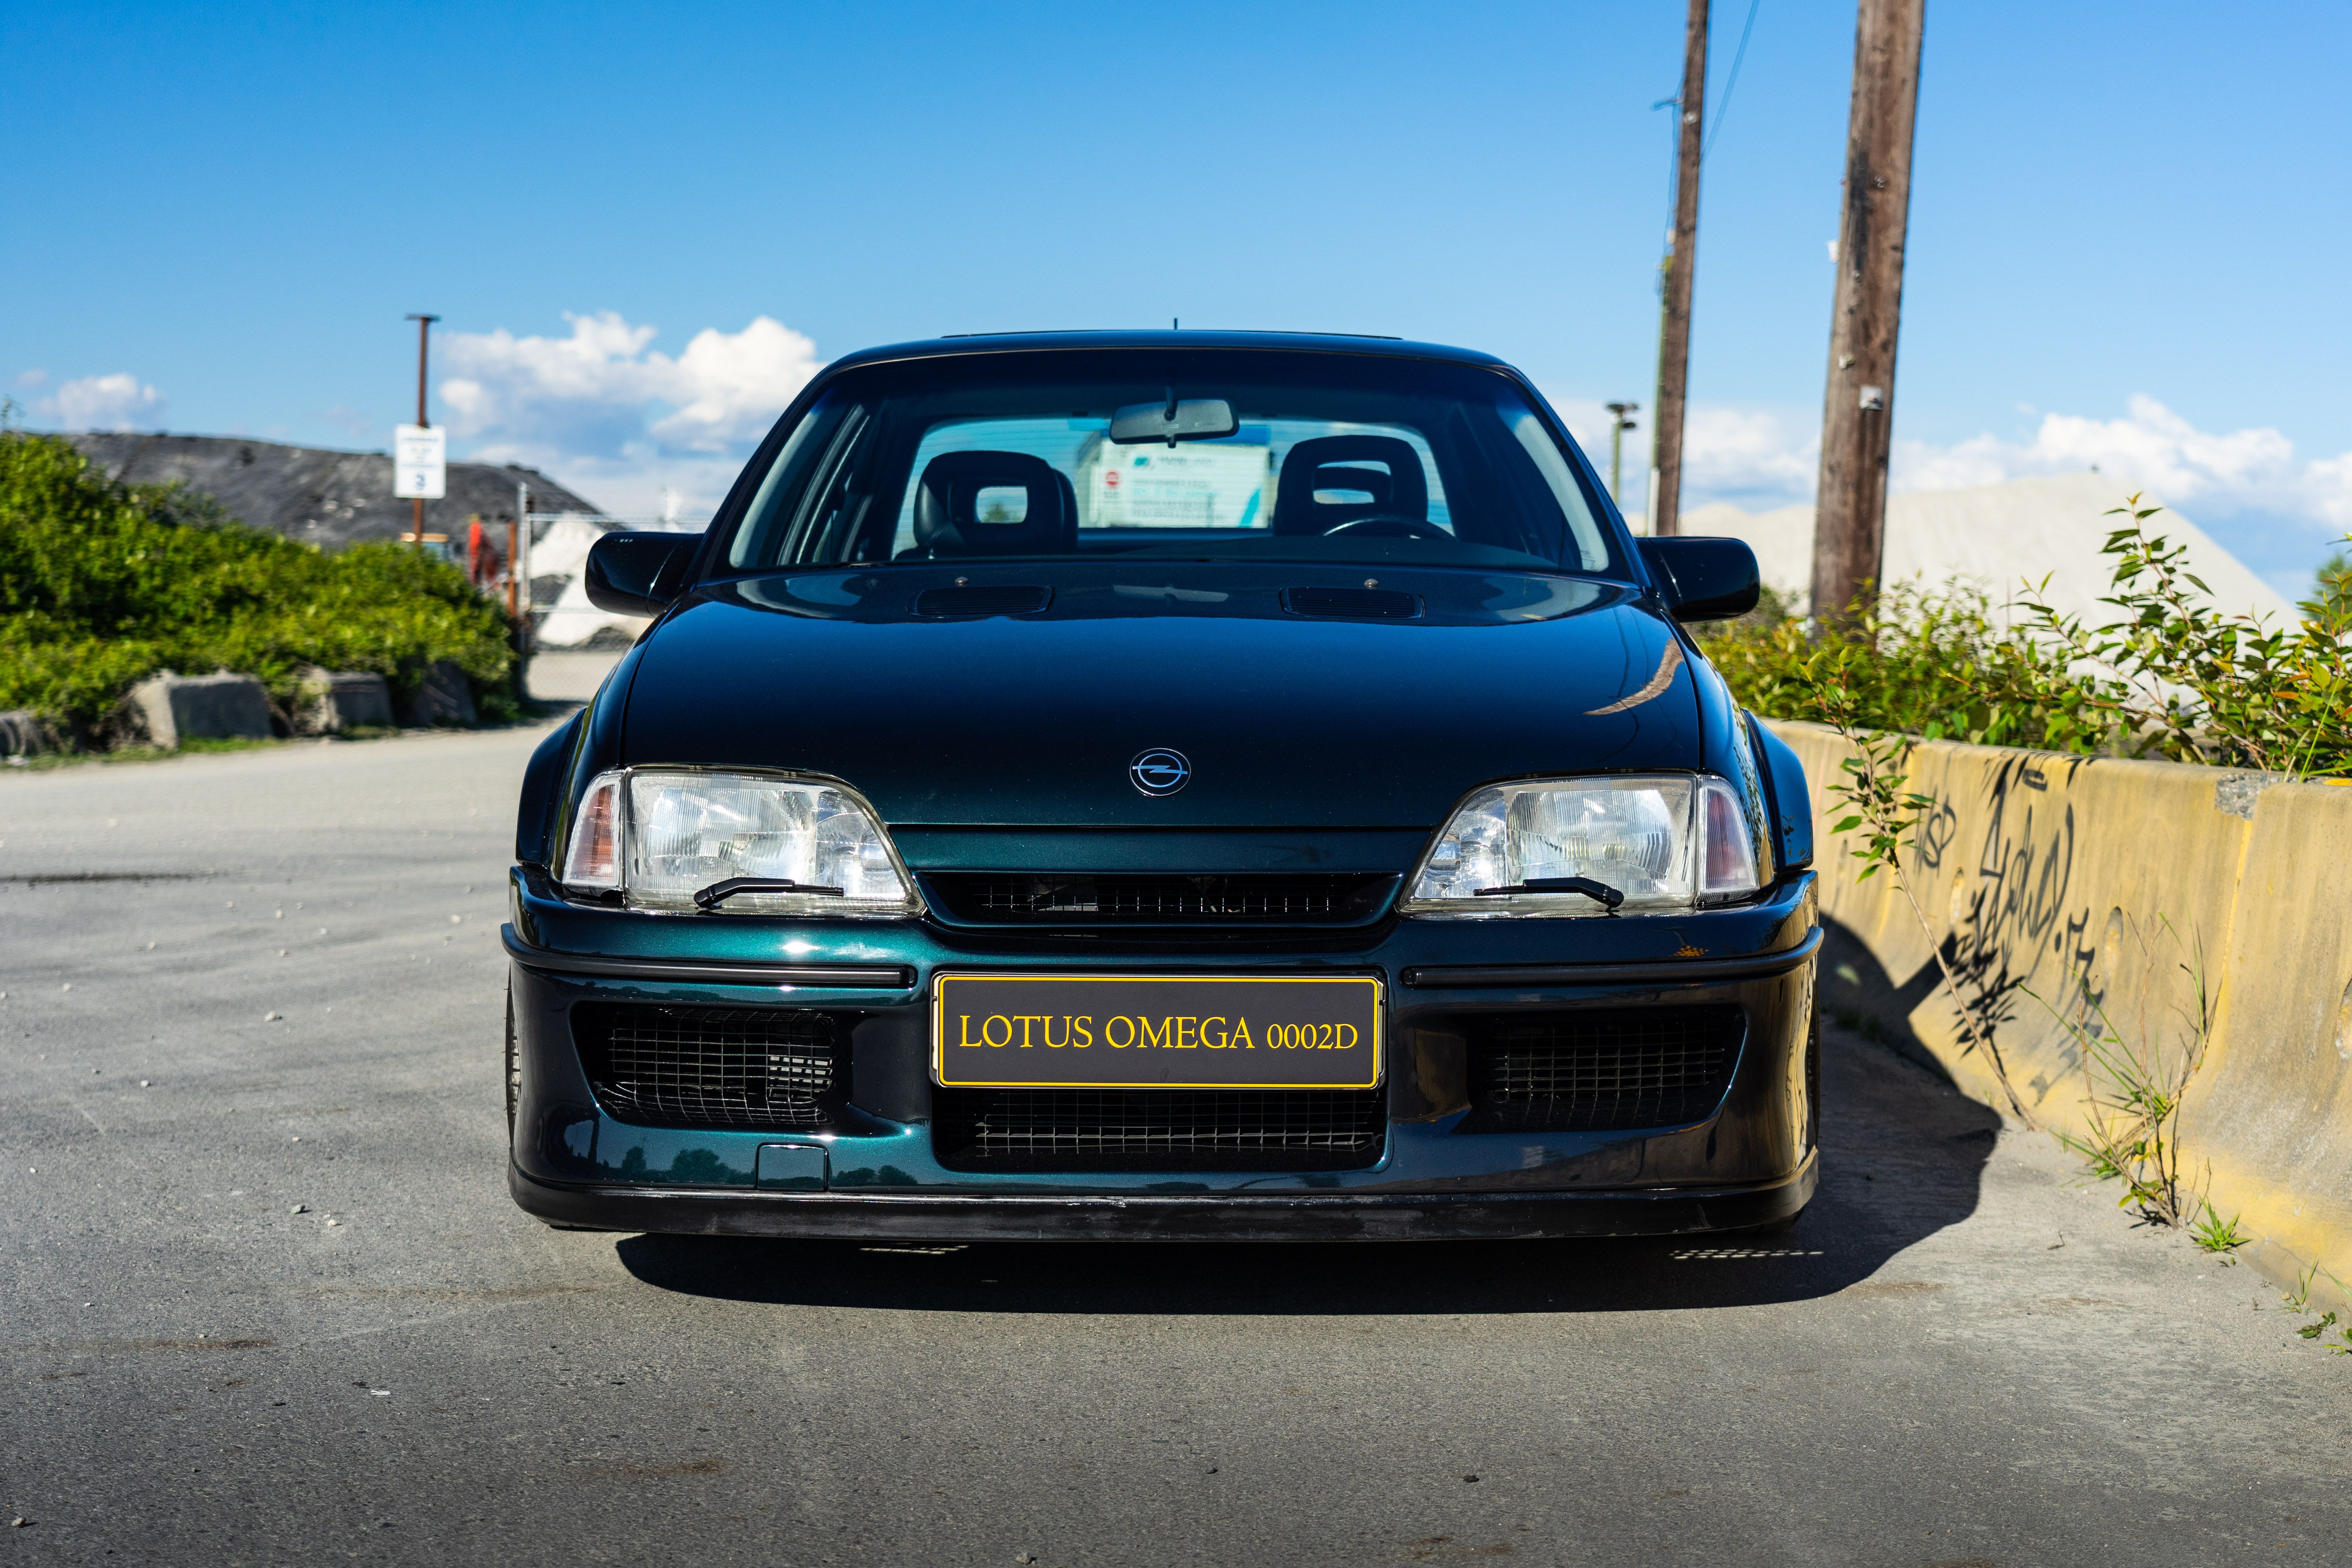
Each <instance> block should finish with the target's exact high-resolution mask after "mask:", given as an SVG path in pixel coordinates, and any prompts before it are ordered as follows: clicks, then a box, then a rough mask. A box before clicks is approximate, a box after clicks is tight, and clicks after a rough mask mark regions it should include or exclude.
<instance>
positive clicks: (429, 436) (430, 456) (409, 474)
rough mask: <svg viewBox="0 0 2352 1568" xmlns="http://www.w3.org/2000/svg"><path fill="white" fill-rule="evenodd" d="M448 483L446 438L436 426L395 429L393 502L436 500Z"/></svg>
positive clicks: (442, 431) (447, 442)
mask: <svg viewBox="0 0 2352 1568" xmlns="http://www.w3.org/2000/svg"><path fill="white" fill-rule="evenodd" d="M448 483H449V434H448V432H447V431H446V430H444V429H442V428H441V427H440V426H437V425H395V426H393V431H392V493H393V497H394V500H440V499H441V497H442V494H443V493H444V491H446V489H447V488H448Z"/></svg>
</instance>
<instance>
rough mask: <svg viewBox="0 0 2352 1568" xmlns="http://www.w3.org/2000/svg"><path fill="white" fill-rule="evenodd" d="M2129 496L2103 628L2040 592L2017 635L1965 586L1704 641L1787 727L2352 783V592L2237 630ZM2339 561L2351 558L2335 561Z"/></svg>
mask: <svg viewBox="0 0 2352 1568" xmlns="http://www.w3.org/2000/svg"><path fill="white" fill-rule="evenodd" d="M2138 503H2139V498H2138V497H2137V496H2134V497H2132V498H2131V499H2130V500H2129V501H2127V502H2126V504H2125V505H2124V506H2123V507H2120V508H2118V509H2116V511H2115V512H2113V513H2110V514H2109V515H2111V516H2120V517H2123V518H2125V519H2126V521H2125V522H2124V523H2123V524H2122V525H2121V526H2118V527H2116V529H2114V530H2113V531H2111V532H2110V533H2109V534H2108V536H2107V541H2106V543H2105V545H2104V546H2103V549H2104V552H2105V554H2106V555H2107V556H2108V557H2109V558H2110V560H2111V562H2112V563H2113V564H2112V567H2111V575H2110V582H2109V592H2108V595H2107V596H2106V597H2105V599H2103V600H2102V601H2100V602H2101V603H2102V604H2105V605H2109V606H2111V607H2112V608H2113V609H2114V611H2115V612H2116V614H2115V615H2114V616H2112V617H2103V618H2105V619H2108V621H2109V624H2107V625H2105V626H2089V625H2086V624H2085V622H2084V619H2083V618H2082V617H2080V616H2070V615H2062V614H2060V613H2059V612H2058V611H2057V610H2055V609H2053V607H2052V606H2051V605H2049V604H2048V602H2047V601H2046V599H2044V597H2043V596H2042V589H2043V588H2045V587H2046V586H2047V583H2046V581H2045V583H2044V584H2041V585H2039V586H2031V585H2030V586H2028V587H2027V589H2026V590H2025V592H2024V593H2023V595H2021V599H2020V601H2019V603H2018V606H2017V614H2016V615H2015V616H2014V618H2013V619H2012V620H2011V622H2010V624H2009V625H2007V626H2002V625H2000V624H1999V623H1997V622H1996V621H1995V620H1994V619H1993V616H1992V606H1991V605H1990V601H1989V600H1988V598H1987V596H1986V595H1985V594H1984V592H1983V591H1982V590H1981V589H1979V588H1977V587H1974V586H1972V585H1970V584H1967V583H1965V582H1958V583H1953V584H1948V585H1946V586H1944V587H1943V588H1940V589H1934V590H1931V589H1928V588H1927V587H1925V586H1923V585H1922V584H1917V583H1906V584H1894V585H1893V586H1891V587H1889V588H1887V589H1885V591H1883V592H1882V593H1881V594H1880V595H1879V596H1878V598H1877V600H1876V601H1875V602H1874V603H1867V602H1864V603H1857V604H1855V605H1853V606H1852V607H1851V609H1850V611H1849V614H1848V616H1847V617H1846V618H1845V619H1844V620H1843V621H1839V622H1833V623H1831V624H1827V625H1816V624H1814V623H1812V622H1810V621H1799V620H1796V619H1794V618H1792V617H1791V616H1789V615H1788V614H1787V612H1786V610H1785V609H1784V608H1783V607H1782V606H1781V605H1780V604H1779V602H1778V601H1768V602H1767V603H1766V604H1764V605H1759V607H1758V610H1757V611H1756V613H1754V614H1752V615H1750V616H1745V617H1743V618H1742V619H1740V620H1738V621H1735V622H1732V623H1731V624H1730V625H1728V626H1725V627H1723V628H1722V629H1720V630H1717V631H1714V632H1711V633H1709V634H1708V635H1707V636H1706V637H1705V638H1704V640H1703V644H1702V646H1703V647H1706V652H1707V655H1708V657H1709V658H1711V659H1713V660H1714V661H1715V664H1716V666H1717V668H1719V669H1721V670H1722V672H1723V674H1724V677H1725V679H1727V680H1728V681H1729V682H1730V685H1731V688H1732V690H1733V691H1734V692H1735V693H1736V694H1738V698H1739V700H1740V701H1741V702H1742V703H1744V704H1745V705H1746V706H1748V707H1749V708H1752V709H1754V710H1756V711H1757V712H1759V713H1762V714H1765V715H1767V716H1769V717H1771V718H1777V719H1810V720H1814V721H1820V722H1823V723H1834V724H1838V725H1840V726H1842V727H1846V728H1850V729H1853V730H1854V731H1880V732H1886V733H1895V734H1906V735H1921V736H1925V737H1927V739H1929V740H1958V741H1969V742H1977V743H1979V744H1984V745H1994V746H2030V747H2038V748H2042V749H2045V750H2050V751H2059V752H2116V753H2119V754H2122V755H2126V756H2156V757H2168V758H2171V759H2174V760H2176V761H2180V762H2192V763H2213V764H2218V765H2221V766H2225V767H2246V768H2260V769H2263V770H2265V771H2270V772H2277V773H2294V774H2300V775H2306V776H2309V775H2331V774H2347V773H2352V592H2347V577H2346V574H2345V573H2344V571H2343V569H2342V568H2341V567H2340V566H2338V565H2336V563H2333V562H2331V563H2330V565H2329V567H2328V568H2323V570H2322V574H2321V580H2320V592H2319V594H2318V595H2317V596H2316V597H2315V598H2314V599H2312V600H2311V601H2310V602H2308V603H2306V604H2305V605H2303V606H2301V607H2302V610H2303V619H2302V620H2301V621H2300V622H2299V623H2297V624H2296V625H2294V626H2269V625H2267V624H2265V623H2263V622H2262V621H2260V620H2257V619H2256V618H2254V617H2252V616H2244V615H2224V614H2221V613H2219V612H2217V611H2216V610H2215V609H2214V607H2213V605H2212V600H2211V594H2210V590H2209V589H2207V587H2206V585H2205V584H2204V583H2203V582H2202V581H2201V580H2200V579H2199V578H2198V577H2196V576H2195V575H2194V574H2191V573H2190V572H2189V570H2188V567H2187V554H2188V552H2187V551H2186V549H2185V548H2183V547H2181V546H2178V545H2174V544H2172V543H2171V542H2169V541H2168V540H2167V539H2165V538H2164V537H2163V536H2162V535H2161V534H2156V533H2151V532H2150V531H2148V528H2147V521H2148V520H2149V519H2150V518H2152V517H2154V516H2156V515H2157V514H2158V509H2157V508H2155V507H2142V506H2140V505H2139V504H2138ZM2339 560H2340V557H2339Z"/></svg>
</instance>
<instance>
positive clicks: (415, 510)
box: [408, 313, 441, 555]
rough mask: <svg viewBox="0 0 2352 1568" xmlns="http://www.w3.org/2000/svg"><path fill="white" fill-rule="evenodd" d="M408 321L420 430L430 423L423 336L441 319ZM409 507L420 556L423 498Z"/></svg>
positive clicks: (423, 514) (417, 317) (425, 318)
mask: <svg viewBox="0 0 2352 1568" xmlns="http://www.w3.org/2000/svg"><path fill="white" fill-rule="evenodd" d="M408 319H409V320H410V321H414V322H415V323H416V424H417V427H418V428H419V429H422V428H424V427H425V426H426V425H428V424H430V423H431V421H429V420H427V419H426V418H425V334H426V333H427V332H428V331H431V330H432V327H433V323H434V322H436V321H439V320H440V319H441V318H440V317H438V316H419V315H416V314H414V313H411V314H410V316H409V318H408ZM409 507H410V511H409V519H410V524H411V526H410V528H409V534H410V536H411V537H412V538H413V539H415V542H416V553H418V554H419V555H422V554H424V553H425V498H424V497H422V496H419V497H417V498H416V499H415V500H413V501H411V502H410V503H409Z"/></svg>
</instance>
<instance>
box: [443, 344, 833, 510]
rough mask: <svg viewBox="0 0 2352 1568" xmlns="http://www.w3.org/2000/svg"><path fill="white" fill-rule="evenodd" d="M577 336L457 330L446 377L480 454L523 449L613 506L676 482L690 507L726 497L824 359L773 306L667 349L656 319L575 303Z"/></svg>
mask: <svg viewBox="0 0 2352 1568" xmlns="http://www.w3.org/2000/svg"><path fill="white" fill-rule="evenodd" d="M564 319H565V320H566V321H569V322H571V324H572V331H571V335H570V336H568V337H517V336H515V335H514V334H513V333H512V332H509V331H505V330H504V329H500V330H499V331H494V332H453V333H451V334H449V336H448V337H447V339H446V340H445V342H444V345H443V349H442V353H443V356H444V363H446V364H447V365H448V366H449V367H450V371H451V374H450V375H449V376H448V377H447V378H446V380H444V381H443V382H442V383H441V385H440V392H441V400H442V403H443V405H444V406H445V407H446V409H447V410H448V414H449V425H450V428H451V431H452V433H453V434H455V435H456V436H457V437H458V438H459V439H460V440H461V441H466V442H470V443H473V444H475V449H474V451H473V452H472V454H471V455H472V456H475V457H478V458H483V459H485V460H488V461H495V462H522V463H528V464H530V465H531V466H533V467H535V468H543V469H546V470H547V471H548V472H550V473H552V474H554V475H556V476H557V477H558V478H559V479H563V480H564V481H565V482H567V483H572V484H576V485H577V486H578V487H579V488H580V489H583V490H586V491H587V492H588V493H590V494H591V495H593V497H594V498H595V499H596V500H598V501H599V502H600V503H602V504H603V505H604V506H607V507H610V508H612V509H613V510H616V511H623V512H628V513H632V514H634V513H635V512H638V511H655V510H659V507H660V494H661V491H662V490H663V489H677V490H678V491H679V492H680V493H681V495H682V496H683V498H684V503H685V508H686V510H688V512H692V511H694V510H697V509H699V510H703V511H708V510H709V509H710V508H711V507H713V506H715V505H717V503H718V501H719V498H720V496H721V495H723V494H724V493H725V490H726V488H727V486H728V484H729V483H730V481H731V480H732V479H734V476H735V472H736V470H737V469H738V468H740V467H741V465H742V461H743V458H744V457H745V455H746V449H747V448H748V447H750V446H751V444H752V443H753V442H756V441H757V440H758V439H759V437H761V435H763V434H765V432H766V431H767V428H768V426H770V425H771V424H772V423H773V422H774V420H775V418H776V416H778V415H779V414H782V412H783V410H784V405H786V404H788V403H790V402H791V401H792V400H793V396H794V395H796V394H798V393H799V391H800V390H801V388H802V387H803V386H805V385H806V384H808V381H809V378H810V377H811V376H813V375H814V374H816V372H817V370H818V368H819V366H820V365H821V364H822V363H823V362H822V361H821V360H819V359H818V357H817V353H816V345H815V344H814V343H813V342H810V341H809V340H808V339H807V338H806V337H804V336H803V335H802V334H801V333H799V332H796V331H793V330H792V329H791V328H789V327H787V326H785V325H783V323H782V322H781V321H775V320H773V319H772V318H771V317H767V316H759V317H755V318H754V319H753V320H752V321H751V323H750V324H749V325H747V326H746V327H744V328H743V330H742V331H737V332H722V331H719V330H717V329H716V328H705V329H704V330H703V331H699V332H697V333H696V334H695V335H694V337H693V338H692V339H690V340H689V341H688V343H687V345H686V349H685V352H683V353H680V354H678V355H677V357H676V358H674V359H673V358H672V357H670V356H669V355H667V354H665V353H659V352H657V351H656V350H654V348H653V347H652V345H653V342H654V340H655V338H656V336H657V335H658V330H657V329H656V328H654V327H652V326H638V325H633V324H631V323H630V322H629V321H627V320H625V318H624V317H623V316H622V315H621V314H620V313H619V312H618V311H615V310H604V311H600V312H598V313H596V314H594V315H570V314H567V315H566V316H565V318H564Z"/></svg>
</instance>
